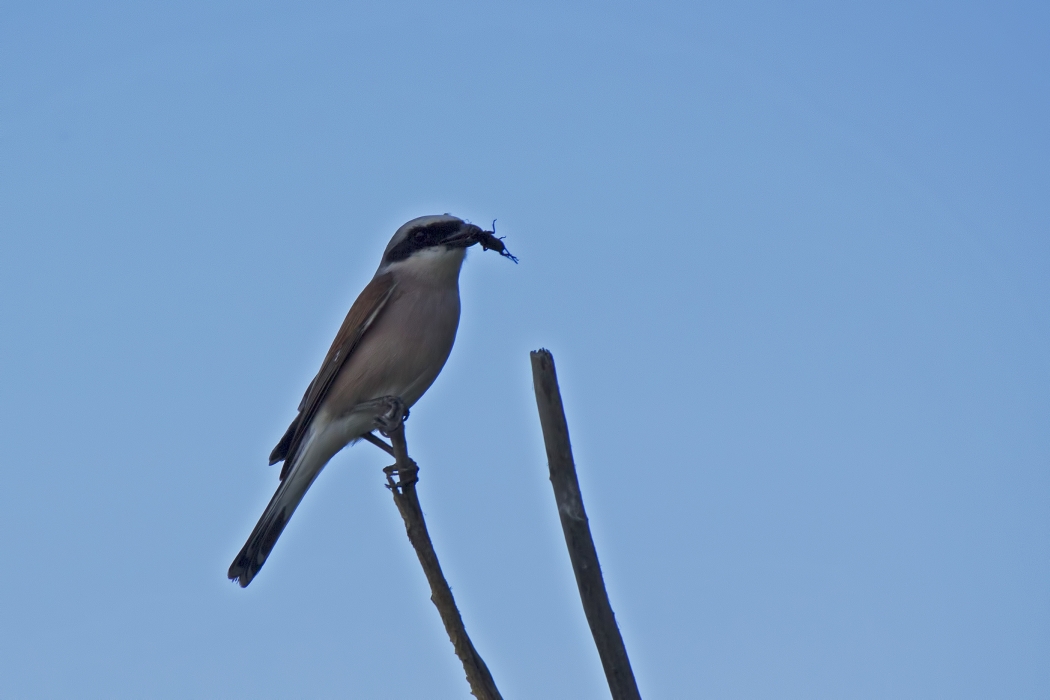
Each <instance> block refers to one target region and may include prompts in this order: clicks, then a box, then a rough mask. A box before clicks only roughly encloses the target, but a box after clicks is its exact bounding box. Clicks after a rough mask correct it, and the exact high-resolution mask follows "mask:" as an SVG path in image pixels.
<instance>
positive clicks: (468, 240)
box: [380, 214, 517, 270]
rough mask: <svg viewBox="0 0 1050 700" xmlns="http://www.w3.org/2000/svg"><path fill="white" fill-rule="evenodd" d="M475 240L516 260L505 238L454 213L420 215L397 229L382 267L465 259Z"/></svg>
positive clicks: (457, 262) (482, 245)
mask: <svg viewBox="0 0 1050 700" xmlns="http://www.w3.org/2000/svg"><path fill="white" fill-rule="evenodd" d="M475 243H480V244H481V247H482V248H484V249H486V250H495V251H498V252H499V254H500V255H502V256H504V257H506V258H510V259H511V260H513V261H514V262H517V258H515V257H514V256H513V255H511V254H510V251H508V250H507V248H506V246H504V245H503V242H502V241H501V240H500V239H499V238H496V234H495V232H493V231H485V230H483V229H481V228H480V227H479V226H475V225H474V224H468V223H467V222H465V221H463V220H462V219H460V218H458V217H455V216H452V215H451V214H442V215H433V216H421V217H419V218H417V219H412V220H411V221H409V222H408V223H407V224H405V225H404V226H402V227H401V228H399V229H398V230H397V232H395V233H394V236H393V238H391V239H390V243H388V244H387V246H386V250H385V251H383V262H382V264H381V265H380V270H385V269H389V268H391V267H392V266H399V263H408V262H409V261H412V262H417V261H418V262H420V263H423V262H432V263H441V262H444V261H448V262H455V263H456V265H457V266H458V264H459V263H460V262H462V260H463V255H464V251H465V250H466V249H467V248H469V247H470V246H472V245H474V244H475Z"/></svg>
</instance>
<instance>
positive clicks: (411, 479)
mask: <svg viewBox="0 0 1050 700" xmlns="http://www.w3.org/2000/svg"><path fill="white" fill-rule="evenodd" d="M412 467H413V468H412V469H411V471H407V472H405V473H404V474H402V473H401V471H400V470H399V469H398V468H397V465H396V464H391V465H390V466H389V467H383V473H384V474H386V481H387V484H386V487H387V488H388V489H393V490H397V491H398V493H400V492H401V490H403V489H404V487H406V486H411V485H412V484H414V483H416V482H418V481H419V476H418V474H419V467H416V465H415V463H412ZM394 477H397V480H396V481H395V479H394Z"/></svg>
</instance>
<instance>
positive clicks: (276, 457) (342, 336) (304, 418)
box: [270, 273, 394, 481]
mask: <svg viewBox="0 0 1050 700" xmlns="http://www.w3.org/2000/svg"><path fill="white" fill-rule="evenodd" d="M393 292H394V279H393V277H392V276H391V275H390V274H389V273H387V274H385V275H378V276H376V277H375V278H373V279H372V281H371V282H369V283H368V286H367V287H365V288H364V289H363V290H362V291H361V294H360V295H359V296H358V297H357V301H355V302H354V305H353V306H351V307H350V311H349V312H348V313H347V314H346V318H345V319H343V325H342V326H340V328H339V332H338V333H337V334H336V336H335V340H334V341H332V347H331V348H329V350H328V354H327V355H325V358H324V362H322V363H321V370H320V371H319V372H318V373H317V376H316V377H314V378H313V381H311V382H310V386H308V387H307V388H306V393H305V394H304V395H303V400H302V401H301V402H300V403H299V415H297V416H296V417H295V420H293V421H292V424H291V425H289V426H288V430H287V431H286V432H285V434H284V437H282V438H281V441H280V442H279V443H277V447H275V448H273V452H271V453H270V464H276V463H277V462H280V461H281V460H284V468H283V469H281V480H282V481H283V480H284V477H286V476H287V475H288V472H289V471H290V470H291V465H292V463H293V462H294V461H295V453H296V452H297V451H298V449H299V445H300V444H301V443H302V440H303V436H304V435H306V431H307V429H308V428H309V427H310V423H311V421H313V419H314V416H315V415H316V414H317V410H318V409H319V408H320V406H321V402H322V401H324V398H325V396H326V395H327V394H328V390H329V389H330V388H331V387H332V383H333V382H334V381H335V378H336V376H337V375H338V374H339V370H341V369H342V368H343V365H344V364H345V363H346V360H347V358H349V357H350V355H352V354H353V352H354V350H355V349H356V348H357V346H358V344H359V343H360V342H361V338H363V337H364V335H365V332H366V331H367V330H368V328H369V327H370V326H371V325H372V323H373V322H374V321H375V320H376V318H378V317H379V314H380V313H381V312H382V311H383V307H385V306H386V303H387V301H389V300H390V295H391V294H393Z"/></svg>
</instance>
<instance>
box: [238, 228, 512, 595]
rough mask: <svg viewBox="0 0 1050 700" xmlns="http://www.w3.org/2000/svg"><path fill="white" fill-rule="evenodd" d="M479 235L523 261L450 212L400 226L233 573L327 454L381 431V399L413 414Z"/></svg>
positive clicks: (252, 563) (243, 577)
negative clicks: (379, 410)
mask: <svg viewBox="0 0 1050 700" xmlns="http://www.w3.org/2000/svg"><path fill="white" fill-rule="evenodd" d="M493 229H495V222H493ZM476 243H480V244H481V246H482V248H483V249H485V250H496V251H498V252H499V253H500V255H503V256H504V257H507V258H510V259H511V260H513V261H514V262H517V258H515V257H514V256H513V255H511V254H510V251H508V250H507V249H506V247H505V246H504V245H503V243H502V239H499V238H497V237H496V235H495V231H494V230H493V231H484V230H482V229H481V228H480V227H478V226H475V225H474V224H470V223H468V222H466V221H464V220H463V219H460V218H458V217H455V216H452V215H451V214H444V215H430V216H421V217H418V218H416V219H412V220H411V221H409V222H408V223H406V224H404V225H403V226H401V227H400V228H399V229H397V231H396V232H395V233H394V235H393V237H392V238H391V239H390V242H389V243H388V244H387V246H386V249H385V250H384V251H383V258H382V261H381V262H380V264H379V268H378V269H377V270H376V273H375V275H374V276H373V277H372V280H371V281H370V282H369V283H368V284H367V285H366V286H365V288H364V290H362V291H361V294H360V295H359V296H358V297H357V300H356V301H355V302H354V303H353V305H352V306H351V307H350V311H349V312H348V313H347V315H346V318H345V319H344V321H343V323H342V326H341V327H340V328H339V332H338V333H337V334H336V336H335V340H334V341H333V342H332V346H331V348H330V349H329V350H328V354H327V355H325V358H324V361H323V362H322V363H321V369H320V370H319V371H318V372H317V375H316V376H315V377H314V378H313V380H312V381H311V382H310V384H309V386H308V387H307V389H306V393H305V394H304V395H303V398H302V401H301V402H300V403H299V408H298V413H297V414H296V416H295V419H294V420H292V423H291V425H289V426H288V430H287V431H286V432H285V433H284V436H283V437H282V438H281V440H280V442H278V443H277V446H276V447H274V449H273V452H271V453H270V464H271V465H274V464H277V463H278V462H284V464H283V465H282V468H281V475H280V485H279V486H278V487H277V491H276V492H275V493H274V494H273V497H272V498H271V499H270V502H269V504H268V505H267V506H266V509H265V510H264V511H263V514H262V516H261V517H260V518H259V522H258V523H257V524H256V526H255V528H254V529H253V530H252V532H251V535H249V536H248V540H247V542H245V544H244V546H243V547H242V548H241V551H240V552H239V553H238V554H237V557H236V558H235V559H234V560H233V563H232V564H231V565H230V569H229V572H228V574H227V575H228V576H229V578H230V579H231V580H232V581H234V582H236V583H237V584H239V585H240V586H241V587H242V588H244V587H246V586H247V585H248V584H249V583H251V582H252V580H253V579H254V578H255V576H256V575H257V574H258V573H259V570H260V569H261V568H262V566H263V564H264V563H265V562H266V558H267V557H268V556H269V554H270V552H271V551H272V550H273V547H274V544H275V543H276V542H277V538H278V537H280V535H281V532H282V531H283V530H284V528H285V525H287V524H288V519H289V518H290V517H291V516H292V513H293V512H294V511H295V509H296V507H297V506H298V505H299V503H300V502H301V501H302V499H303V496H304V495H305V494H306V491H307V489H309V488H310V485H311V484H313V482H314V480H315V479H316V478H317V475H318V474H320V472H321V470H322V469H323V468H324V466H325V465H326V464H327V463H328V461H329V460H330V459H332V457H334V456H335V454H336V453H338V452H339V451H340V450H342V449H343V448H344V447H346V446H347V445H349V444H351V443H354V442H356V441H357V440H359V439H361V438H363V437H367V438H368V439H372V440H373V441H374V440H375V438H374V436H372V435H371V433H372V431H373V430H375V429H376V427H377V425H378V424H377V422H376V421H377V415H376V410H377V409H376V406H377V402H379V403H380V404H381V403H382V402H383V401H384V400H393V401H395V402H397V403H400V404H401V405H402V406H403V409H404V413H405V415H407V410H408V409H409V408H411V407H412V406H413V405H414V404H415V403H416V402H417V401H418V400H419V398H420V397H421V396H422V395H423V393H424V392H426V390H427V389H428V388H430V385H431V384H433V383H434V380H435V379H436V378H437V376H438V374H439V373H440V372H441V369H442V367H444V365H445V361H446V360H448V356H449V354H450V353H451V351H452V345H453V343H454V342H455V339H456V330H457V328H458V326H459V312H460V300H459V273H460V269H461V267H462V265H463V260H464V258H465V257H466V251H467V248H469V247H470V246H472V245H474V244H476Z"/></svg>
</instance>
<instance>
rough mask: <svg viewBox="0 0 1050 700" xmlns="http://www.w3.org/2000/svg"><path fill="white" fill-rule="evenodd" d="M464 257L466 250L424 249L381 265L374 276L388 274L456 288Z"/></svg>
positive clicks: (440, 247)
mask: <svg viewBox="0 0 1050 700" xmlns="http://www.w3.org/2000/svg"><path fill="white" fill-rule="evenodd" d="M466 255H467V249H466V248H447V247H445V246H434V247H432V248H424V249H422V250H417V251H416V252H414V253H412V255H410V256H408V257H407V258H405V259H404V260H398V261H396V262H392V263H388V264H386V265H381V266H380V267H379V269H378V270H377V271H376V274H377V275H381V274H383V273H385V272H390V273H393V274H394V276H395V277H397V278H406V277H409V278H412V279H413V280H416V281H419V282H422V283H424V284H427V285H435V286H442V287H445V286H449V285H452V286H456V285H458V283H459V270H460V268H461V267H463V260H464V258H465V257H466Z"/></svg>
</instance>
